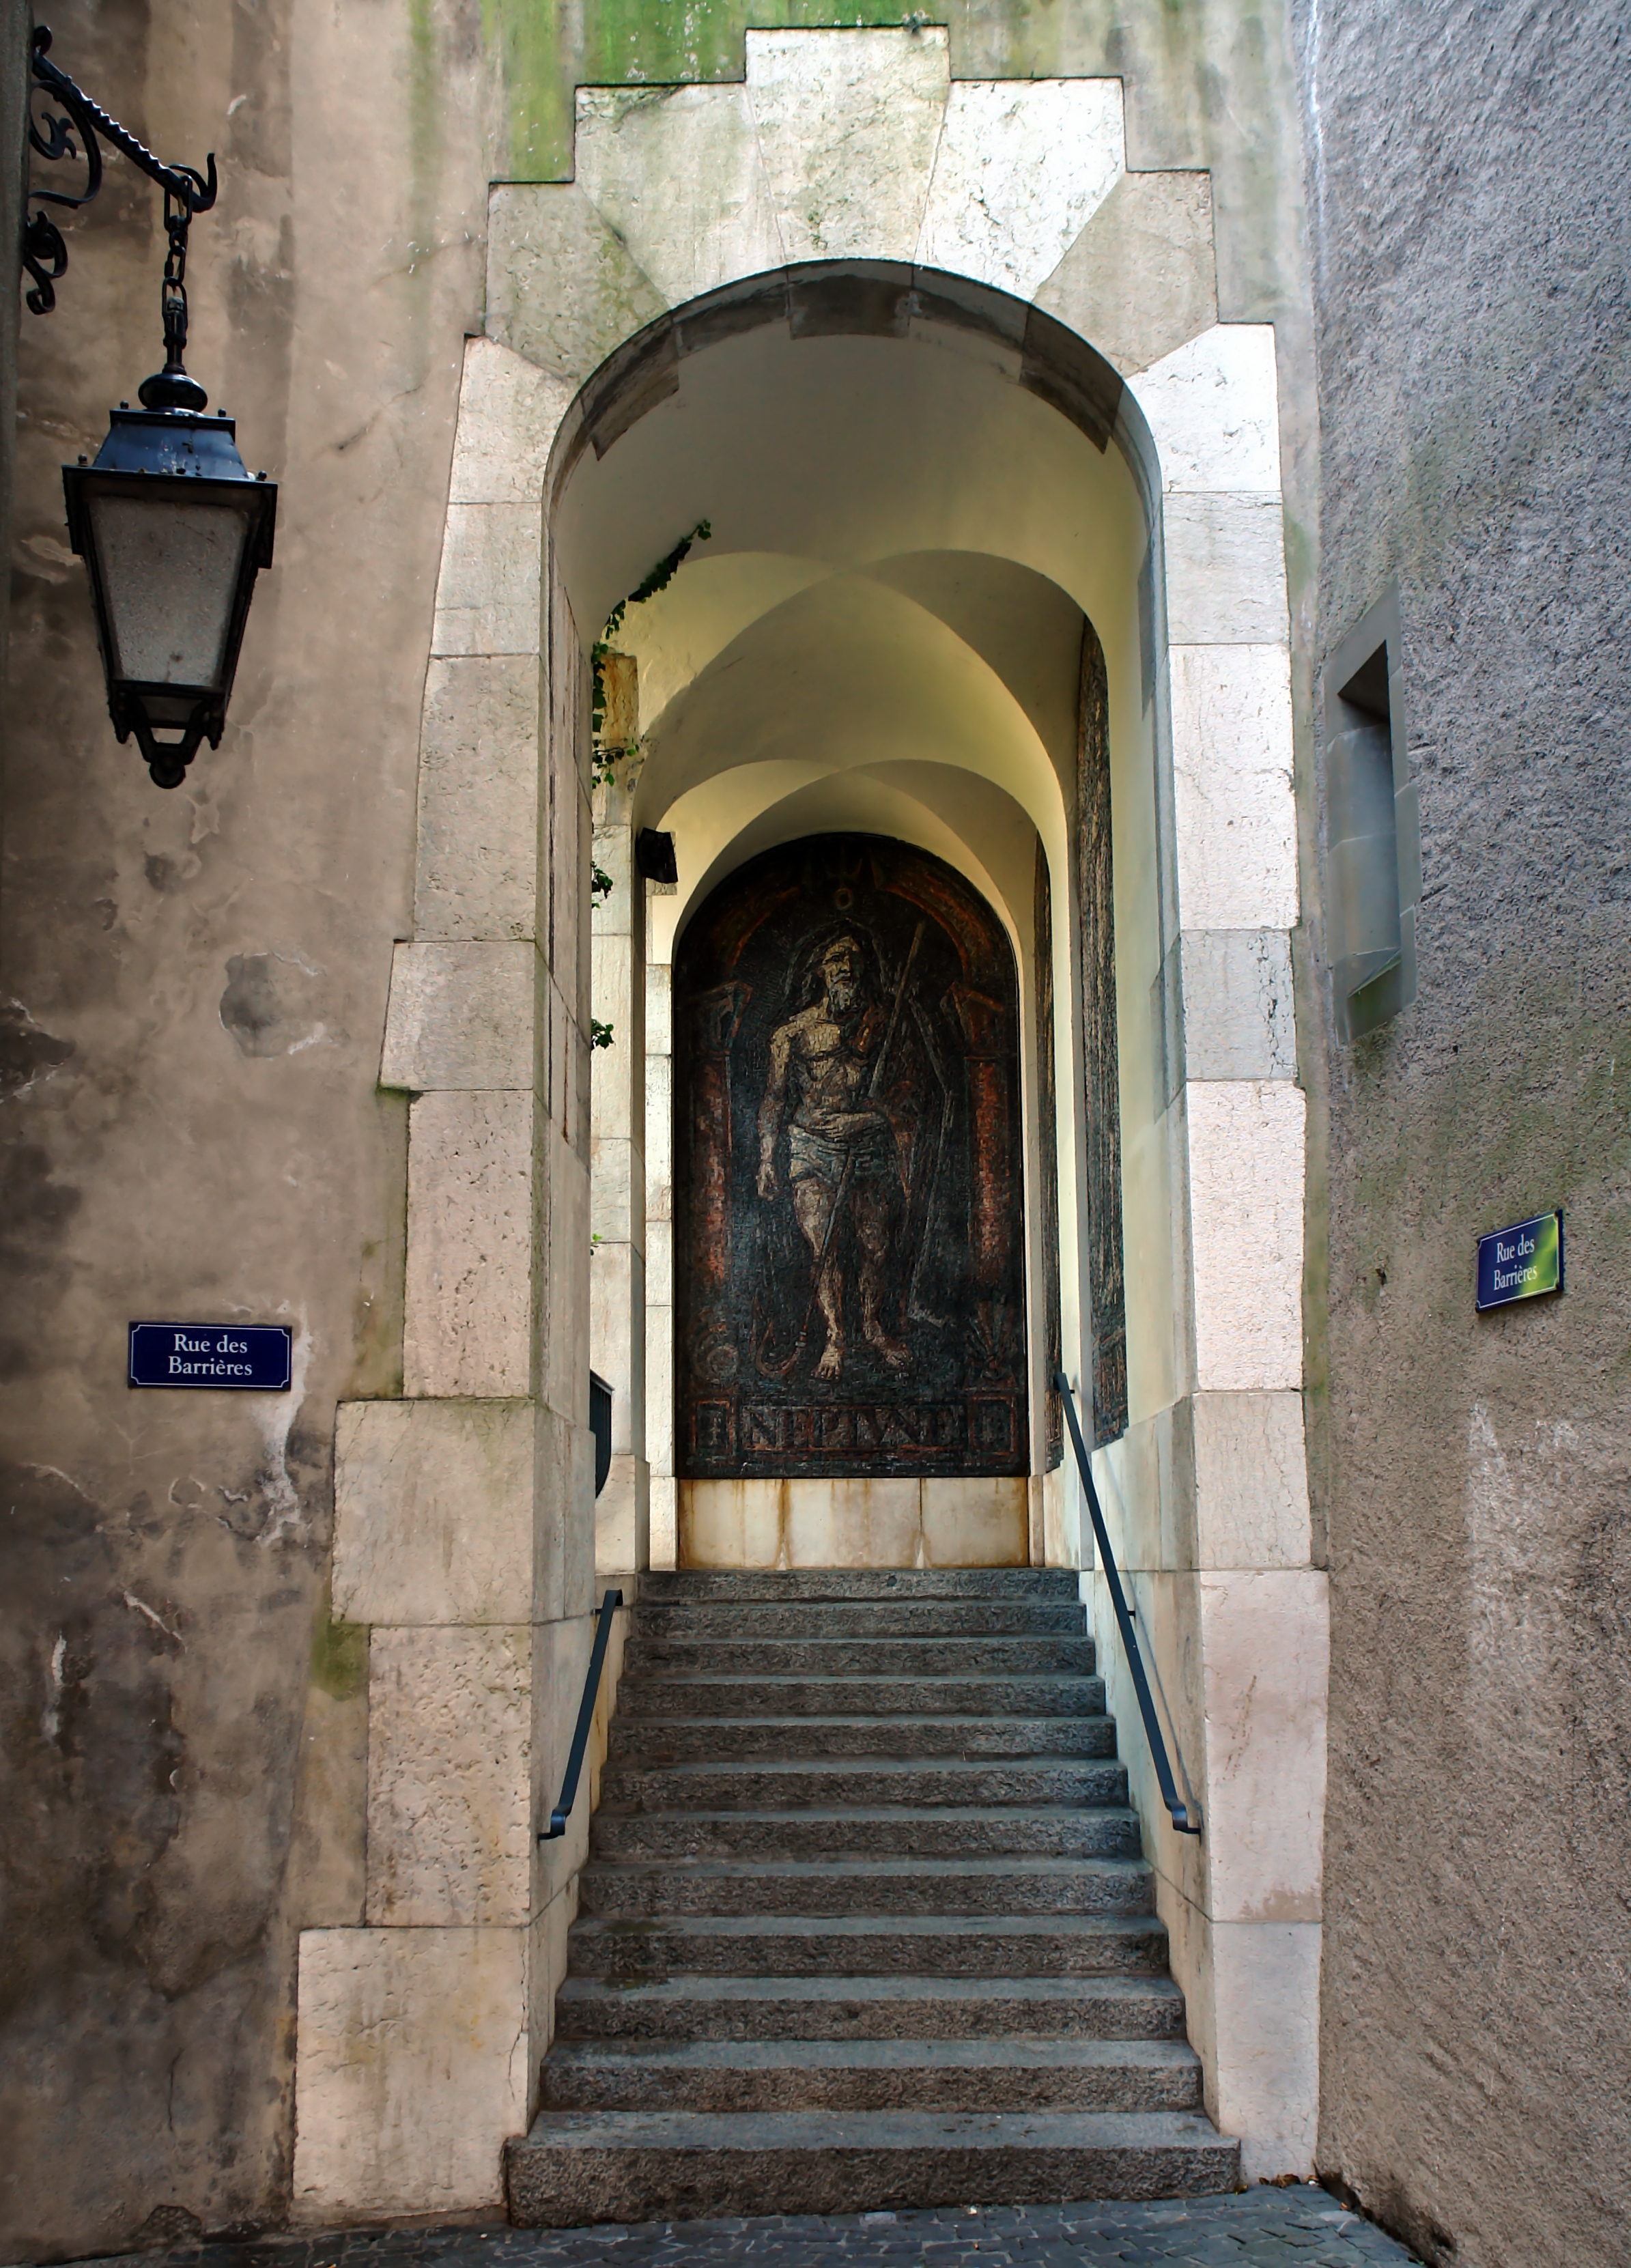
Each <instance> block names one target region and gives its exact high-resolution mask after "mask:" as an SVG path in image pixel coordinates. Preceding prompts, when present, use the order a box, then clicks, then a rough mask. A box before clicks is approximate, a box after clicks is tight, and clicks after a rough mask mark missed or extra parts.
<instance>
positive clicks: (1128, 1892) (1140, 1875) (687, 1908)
mask: <svg viewBox="0 0 1631 2268" xmlns="http://www.w3.org/2000/svg"><path fill="white" fill-rule="evenodd" d="M577 1881H578V1902H579V1903H578V1911H579V1912H580V1913H584V1914H599V1915H600V1916H602V1917H603V1918H619V1919H628V1918H646V1917H648V1916H650V1915H651V1914H654V1913H664V1914H680V1913H685V1914H702V1913H706V1914H765V1915H774V1914H854V1913H896V1914H901V1913H910V1914H979V1913H1003V1914H1021V1913H1106V1914H1140V1913H1147V1912H1148V1911H1150V1903H1151V1881H1152V1877H1151V1875H1150V1868H1149V1867H1148V1866H1147V1865H1146V1864H1145V1863H1144V1861H1143V1860H1142V1859H1026V1860H1025V1863H1024V1864H1023V1866H1016V1865H1015V1863H1014V1861H1013V1860H1012V1859H1008V1858H1003V1859H841V1858H840V1859H821V1860H809V1859H672V1860H668V1861H666V1862H665V1863H664V1864H663V1865H661V1866H657V1867H650V1866H641V1865H636V1864H632V1863H630V1864H619V1865H613V1864H609V1863H607V1862H606V1861H605V1860H602V1859H591V1861H590V1862H589V1864H588V1865H587V1866H586V1867H584V1870H583V1872H582V1874H580V1875H579V1876H578V1878H577Z"/></svg>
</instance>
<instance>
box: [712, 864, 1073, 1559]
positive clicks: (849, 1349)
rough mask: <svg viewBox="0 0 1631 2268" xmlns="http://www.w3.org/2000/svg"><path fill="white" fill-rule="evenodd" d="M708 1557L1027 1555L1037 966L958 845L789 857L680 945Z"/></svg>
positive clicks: (740, 882)
mask: <svg viewBox="0 0 1631 2268" xmlns="http://www.w3.org/2000/svg"><path fill="white" fill-rule="evenodd" d="M674 1010H675V1037H676V1055H675V1082H676V1108H675V1114H674V1124H675V1135H676V1155H675V1168H676V1170H675V1176H674V1195H675V1356H676V1361H675V1392H676V1411H675V1419H676V1422H675V1434H676V1443H677V1459H676V1462H677V1463H678V1465H679V1473H678V1476H677V1478H678V1481H679V1513H680V1532H679V1539H678V1542H679V1558H680V1564H681V1565H685V1566H711V1565H756V1564H757V1565H763V1564H766V1563H767V1562H768V1564H770V1565H784V1566H851V1565H905V1566H911V1565H942V1566H945V1565H951V1566H959V1565H1023V1564H1024V1563H1025V1559H1026V1557H1027V1555H1028V1543H1029V1537H1028V1507H1027V1491H1026V1486H1025V1478H1026V1475H1027V1473H1028V1471H1029V1469H1030V1464H1031V1440H1030V1432H1031V1429H1030V1423H1029V1403H1030V1394H1029V1384H1030V1381H1029V1365H1028V1362H1027V1342H1028V1336H1029V1334H1028V1332H1027V1328H1026V1297H1025V1292H1026V1286H1025V1167H1024V1136H1023V1130H1022V1124H1021V1108H1020V1098H1021V1061H1020V1047H1019V1027H1020V1012H1019V986H1018V970H1017V968H1016V965H1015V960H1014V954H1013V950H1012V947H1011V946H1010V943H1009V940H1008V938H1007V936H1006V935H1005V934H1004V932H1003V927H1002V924H1001V923H1000V922H999V920H998V919H997V917H996V915H995V912H994V911H993V909H991V908H990V907H989V906H988V905H987V904H986V903H985V902H983V901H982V900H981V898H980V896H979V895H978V894H977V893H976V892H975V891H973V889H972V888H971V887H969V885H968V884H967V883H966V882H965V881H964V880H963V878H962V877H961V876H960V875H959V874H958V873H957V872H956V871H955V869H953V868H951V867H950V866H948V865H946V864H945V863H944V860H942V859H938V858H934V857H932V856H931V855H930V854H929V853H928V852H926V851H920V850H918V849H916V848H915V846H913V845H910V844H907V843H895V842H892V841H890V840H889V839H888V838H887V837H885V836H855V835H824V836H807V837H805V838H804V840H802V841H800V842H797V843H787V844H783V845H782V846H780V847H779V848H778V849H776V850H774V851H764V852H761V853H760V855H759V856H758V857H757V858H753V859H751V860H750V861H748V863H747V864H746V865H744V866H741V867H738V869H737V871H736V872H735V873H732V874H731V876H729V878H728V879H727V880H724V882H722V883H720V884H719V885H717V886H716V888H715V889H714V890H713V892H712V893H711V894H710V895H709V898H708V899H707V901H706V902H705V903H704V904H703V905H702V906H701V907H700V908H699V909H698V910H697V912H696V914H695V916H694V917H693V919H692V921H691V922H690V924H688V925H687V930H686V932H685V934H684V936H683V938H682V939H681V940H680V949H679V951H678V953H677V954H676V957H675V963H674Z"/></svg>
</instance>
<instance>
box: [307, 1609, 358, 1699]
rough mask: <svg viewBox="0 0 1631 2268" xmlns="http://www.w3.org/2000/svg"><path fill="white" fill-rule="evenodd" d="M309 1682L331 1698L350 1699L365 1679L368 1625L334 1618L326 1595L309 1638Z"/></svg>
mask: <svg viewBox="0 0 1631 2268" xmlns="http://www.w3.org/2000/svg"><path fill="white" fill-rule="evenodd" d="M367 1683H368V1625H367V1624H366V1623H347V1622H341V1621H339V1620H337V1619H336V1617H335V1615H334V1609H333V1607H332V1606H331V1605H330V1603H329V1602H328V1600H327V1598H325V1599H324V1601H323V1606H322V1612H321V1614H320V1616H319V1618H318V1624H317V1630H316V1632H315V1634H314V1636H313V1638H312V1684H313V1685H315V1686H318V1687H320V1689H321V1690H322V1691H323V1692H325V1693H327V1695H328V1697H329V1698H330V1699H331V1700H333V1701H350V1700H353V1699H355V1698H356V1695H357V1694H359V1693H360V1692H362V1691H363V1690H364V1687H365V1686H366V1684H367Z"/></svg>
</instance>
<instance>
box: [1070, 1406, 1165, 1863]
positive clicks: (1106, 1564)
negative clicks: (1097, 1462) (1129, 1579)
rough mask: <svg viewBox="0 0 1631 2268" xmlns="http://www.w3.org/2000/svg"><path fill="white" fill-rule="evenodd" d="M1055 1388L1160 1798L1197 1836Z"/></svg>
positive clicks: (1083, 1456) (1076, 1434)
mask: <svg viewBox="0 0 1631 2268" xmlns="http://www.w3.org/2000/svg"><path fill="white" fill-rule="evenodd" d="M1054 1386H1055V1387H1056V1388H1058V1390H1059V1395H1060V1399H1061V1400H1062V1402H1063V1403H1064V1405H1065V1422H1066V1423H1067V1425H1069V1428H1070V1439H1071V1441H1072V1443H1073V1444H1074V1445H1075V1448H1076V1469H1077V1471H1078V1472H1079V1473H1080V1474H1081V1476H1082V1486H1083V1488H1084V1490H1085V1491H1086V1494H1087V1509H1088V1512H1089V1514H1090V1515H1091V1519H1092V1522H1093V1536H1094V1540H1095V1542H1096V1543H1098V1559H1099V1565H1101V1566H1102V1567H1103V1569H1104V1571H1105V1582H1106V1586H1107V1587H1108V1588H1109V1592H1110V1603H1111V1605H1112V1606H1113V1608H1114V1609H1115V1618H1116V1628H1117V1629H1118V1630H1119V1631H1120V1633H1121V1647H1122V1651H1123V1652H1124V1653H1125V1654H1126V1655H1127V1666H1128V1672H1129V1673H1130V1675H1131V1676H1132V1680H1133V1690H1134V1692H1135V1694H1136V1695H1137V1696H1138V1713H1139V1715H1140V1716H1141V1717H1142V1719H1143V1720H1144V1736H1145V1738H1146V1739H1147V1740H1148V1741H1149V1742H1150V1756H1151V1757H1152V1758H1153V1759H1154V1762H1155V1768H1156V1779H1157V1782H1158V1784H1159V1786H1160V1789H1161V1800H1162V1802H1163V1803H1164V1804H1165V1806H1166V1808H1167V1810H1168V1811H1169V1812H1170V1813H1171V1815H1172V1824H1173V1826H1174V1827H1176V1828H1177V1830H1178V1831H1179V1834H1180V1835H1199V1833H1200V1832H1201V1821H1200V1818H1199V1815H1196V1816H1194V1817H1193V1818H1192V1816H1191V1813H1192V1810H1193V1809H1194V1807H1193V1806H1192V1805H1189V1804H1187V1803H1185V1802H1183V1801H1182V1800H1180V1799H1179V1793H1178V1783H1177V1782H1176V1780H1174V1778H1172V1765H1171V1764H1170V1763H1169V1762H1168V1760H1167V1753H1166V1742H1165V1741H1164V1739H1163V1738H1162V1736H1161V1721H1160V1719H1159V1718H1158V1717H1157V1715H1156V1705H1155V1702H1154V1701H1153V1699H1152V1698H1151V1697H1150V1680H1149V1678H1148V1677H1146V1676H1145V1675H1144V1661H1143V1656H1142V1654H1141V1653H1140V1652H1139V1650H1138V1632H1137V1631H1135V1629H1134V1628H1133V1616H1132V1614H1131V1611H1130V1610H1129V1609H1128V1603H1127V1599H1126V1597H1125V1595H1124V1594H1123V1592H1122V1589H1121V1578H1120V1574H1119V1572H1117V1569H1116V1563H1115V1554H1114V1552H1113V1551H1112V1550H1111V1549H1110V1538H1109V1535H1108V1534H1107V1533H1106V1528H1105V1515H1104V1513H1103V1512H1102V1510H1101V1509H1100V1507H1099V1502H1098V1490H1097V1489H1096V1488H1095V1487H1094V1486H1093V1471H1092V1467H1091V1464H1090V1462H1089V1461H1088V1454H1087V1447H1086V1444H1085V1443H1084V1440H1083V1439H1082V1427H1081V1425H1080V1422H1079V1421H1078V1419H1077V1418H1076V1396H1075V1395H1074V1394H1072V1392H1071V1390H1070V1381H1069V1379H1068V1378H1067V1377H1066V1376H1065V1374H1064V1373H1063V1371H1062V1370H1061V1371H1055V1373H1054Z"/></svg>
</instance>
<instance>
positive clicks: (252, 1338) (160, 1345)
mask: <svg viewBox="0 0 1631 2268" xmlns="http://www.w3.org/2000/svg"><path fill="white" fill-rule="evenodd" d="M293 1354H294V1332H293V1330H292V1329H290V1325H289V1324H287V1323H132V1324H131V1326H130V1383H131V1385H132V1386H213V1387H216V1388H221V1387H226V1388H236V1389H237V1390H238V1391H239V1393H240V1394H241V1393H250V1394H287V1393H288V1391H289V1383H290V1376H291V1366H292V1361H293Z"/></svg>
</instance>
